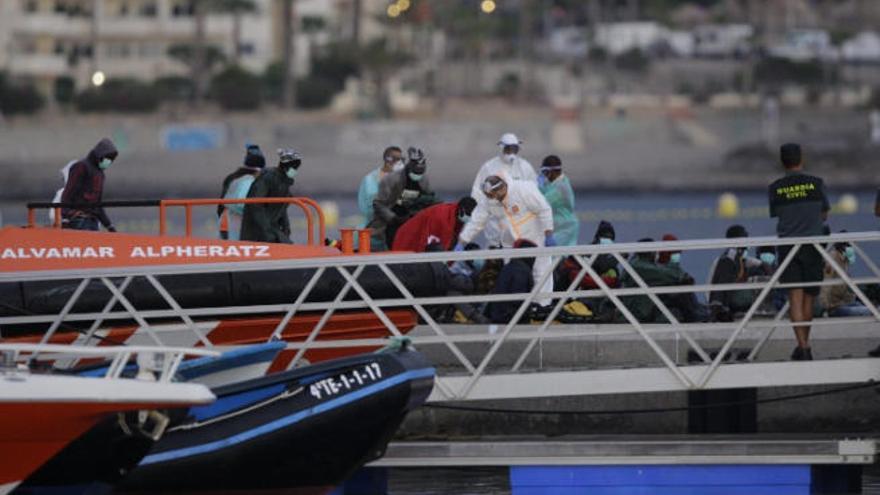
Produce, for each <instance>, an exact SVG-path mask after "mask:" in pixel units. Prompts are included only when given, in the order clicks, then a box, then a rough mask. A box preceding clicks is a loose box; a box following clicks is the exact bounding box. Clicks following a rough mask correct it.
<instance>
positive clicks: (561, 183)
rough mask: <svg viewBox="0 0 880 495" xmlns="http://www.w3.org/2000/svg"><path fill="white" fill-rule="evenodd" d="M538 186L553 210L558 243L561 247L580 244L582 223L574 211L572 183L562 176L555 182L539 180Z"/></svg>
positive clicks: (554, 233)
mask: <svg viewBox="0 0 880 495" xmlns="http://www.w3.org/2000/svg"><path fill="white" fill-rule="evenodd" d="M543 177H544V176H541V179H543ZM538 186H539V188H540V189H541V192H542V193H543V194H544V198H545V199H546V200H547V202H548V203H550V208H552V209H553V237H555V238H556V243H557V244H559V245H560V246H574V245H575V244H577V242H578V234H579V233H580V222H579V221H578V217H577V213H575V209H574V190H573V189H572V188H571V182H570V181H569V180H568V177H566V176H565V174H562V175H560V176H559V177H557V178H556V180H554V181H553V182H548V181H546V180H539V181H538Z"/></svg>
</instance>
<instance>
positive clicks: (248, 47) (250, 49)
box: [238, 42, 257, 55]
mask: <svg viewBox="0 0 880 495" xmlns="http://www.w3.org/2000/svg"><path fill="white" fill-rule="evenodd" d="M256 51H257V50H256V48H255V47H254V44H253V43H247V42H243V43H239V45H238V53H240V54H242V55H253V54H254V53H255V52H256Z"/></svg>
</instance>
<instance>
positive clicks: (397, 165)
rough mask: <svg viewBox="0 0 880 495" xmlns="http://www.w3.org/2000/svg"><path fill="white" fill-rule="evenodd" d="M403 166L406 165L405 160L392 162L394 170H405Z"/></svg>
mask: <svg viewBox="0 0 880 495" xmlns="http://www.w3.org/2000/svg"><path fill="white" fill-rule="evenodd" d="M403 166H404V163H403V160H397V161H396V162H394V163H392V164H391V170H394V171H395V172H397V171H398V170H403Z"/></svg>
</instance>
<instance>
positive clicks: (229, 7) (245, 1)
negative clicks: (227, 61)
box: [211, 0, 259, 65]
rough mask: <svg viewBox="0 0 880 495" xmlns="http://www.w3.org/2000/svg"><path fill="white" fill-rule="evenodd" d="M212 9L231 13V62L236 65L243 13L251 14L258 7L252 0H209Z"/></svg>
mask: <svg viewBox="0 0 880 495" xmlns="http://www.w3.org/2000/svg"><path fill="white" fill-rule="evenodd" d="M211 8H212V10H214V11H216V12H222V13H225V14H231V15H232V43H233V45H232V53H231V60H232V63H233V64H236V65H238V63H239V60H240V59H241V21H242V17H243V16H244V15H245V14H253V13H255V12H257V11H258V10H259V9H258V8H257V4H256V2H254V1H253V0H215V1H213V2H211Z"/></svg>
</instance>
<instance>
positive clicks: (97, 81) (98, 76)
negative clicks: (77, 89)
mask: <svg viewBox="0 0 880 495" xmlns="http://www.w3.org/2000/svg"><path fill="white" fill-rule="evenodd" d="M106 80H107V76H106V75H105V74H104V72H102V71H99V70H96V71H95V73H94V74H92V84H93V85H94V86H95V87H96V88H100V87H101V86H103V85H104V82H105V81H106Z"/></svg>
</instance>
